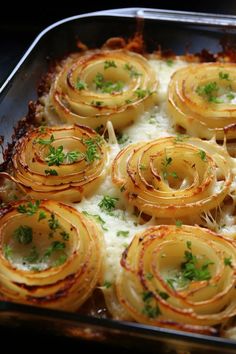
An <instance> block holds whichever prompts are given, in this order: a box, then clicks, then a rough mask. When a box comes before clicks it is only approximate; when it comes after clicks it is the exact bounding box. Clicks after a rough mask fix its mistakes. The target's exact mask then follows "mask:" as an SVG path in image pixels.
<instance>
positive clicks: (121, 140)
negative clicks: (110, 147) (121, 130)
mask: <svg viewBox="0 0 236 354" xmlns="http://www.w3.org/2000/svg"><path fill="white" fill-rule="evenodd" d="M128 140H129V135H127V134H118V135H117V141H118V144H119V145H122V144H125V143H126V142H127V141H128Z"/></svg>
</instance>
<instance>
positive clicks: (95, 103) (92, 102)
mask: <svg viewBox="0 0 236 354" xmlns="http://www.w3.org/2000/svg"><path fill="white" fill-rule="evenodd" d="M103 103H104V102H103V101H91V105H92V106H96V107H101V106H102V105H103Z"/></svg>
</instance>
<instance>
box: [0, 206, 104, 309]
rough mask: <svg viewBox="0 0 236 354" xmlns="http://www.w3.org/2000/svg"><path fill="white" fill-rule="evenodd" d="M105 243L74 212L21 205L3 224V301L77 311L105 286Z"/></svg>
mask: <svg viewBox="0 0 236 354" xmlns="http://www.w3.org/2000/svg"><path fill="white" fill-rule="evenodd" d="M102 250H103V239H102V236H101V234H100V231H99V230H98V228H97V227H96V225H95V224H94V223H93V222H91V221H90V220H88V219H87V218H86V217H85V216H84V215H83V214H81V213H79V212H77V211H76V210H75V209H74V208H72V207H70V206H68V205H65V204H62V203H58V202H56V201H51V200H47V201H46V200H43V201H41V202H40V201H37V200H36V201H35V200H32V201H21V202H17V203H15V204H13V205H11V206H9V207H8V208H7V209H6V210H4V211H2V215H1V218H0V265H1V266H0V298H1V299H3V300H9V301H14V302H19V303H24V304H31V305H37V306H45V307H48V308H57V309H61V310H69V311H73V310H76V309H77V308H78V307H79V306H80V305H81V304H82V303H83V302H84V301H85V300H86V299H87V298H88V297H89V295H91V293H92V291H93V289H94V288H95V286H96V285H97V283H98V282H99V281H100V277H101V270H102Z"/></svg>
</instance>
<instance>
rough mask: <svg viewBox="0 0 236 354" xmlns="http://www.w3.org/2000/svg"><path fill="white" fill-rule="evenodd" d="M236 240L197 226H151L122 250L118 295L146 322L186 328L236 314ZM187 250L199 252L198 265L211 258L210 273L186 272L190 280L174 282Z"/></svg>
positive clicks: (129, 309)
mask: <svg viewBox="0 0 236 354" xmlns="http://www.w3.org/2000/svg"><path fill="white" fill-rule="evenodd" d="M235 246H236V245H235V242H234V241H232V240H230V239H227V238H224V237H223V236H219V235H217V234H215V233H213V232H211V231H209V230H207V229H203V228H200V227H198V226H182V227H176V226H170V225H168V226H166V225H161V226H154V227H149V228H148V229H146V230H145V231H143V232H141V233H139V234H137V235H136V236H135V237H134V239H133V241H132V243H131V244H130V246H129V247H128V248H127V249H126V251H125V252H124V254H123V258H122V260H121V265H122V267H123V270H122V272H121V275H120V276H119V278H118V281H117V294H118V298H119V301H120V303H121V304H122V305H123V306H124V307H125V309H126V310H127V311H128V313H129V314H130V315H131V316H132V317H133V318H134V319H135V320H136V321H138V322H141V323H146V324H151V325H157V326H165V327H172V326H173V322H174V323H175V324H176V323H177V324H178V323H179V329H185V330H186V329H187V330H188V326H211V325H216V324H219V323H222V322H223V321H224V320H226V319H228V318H230V317H232V316H234V315H235V314H236V293H235V291H236V290H235V282H236V248H235ZM186 252H187V253H188V255H189V254H191V255H192V256H194V257H196V263H195V267H196V268H198V269H203V268H204V264H207V263H208V265H207V266H205V269H207V271H208V272H209V273H208V275H209V276H208V277H206V278H205V279H204V276H203V275H202V278H199V279H202V280H199V279H198V278H197V279H196V278H193V279H192V278H191V277H190V278H186V277H185V284H184V283H182V285H181V283H179V285H178V286H176V284H175V283H174V286H173V282H171V281H173V278H174V274H180V272H181V269H182V268H183V264H184V262H186V259H188V258H186ZM185 274H186V273H185ZM175 277H176V275H175ZM176 279H180V278H176ZM186 279H187V281H186ZM176 327H178V325H176ZM189 330H190V329H189ZM196 330H197V331H199V330H200V328H196Z"/></svg>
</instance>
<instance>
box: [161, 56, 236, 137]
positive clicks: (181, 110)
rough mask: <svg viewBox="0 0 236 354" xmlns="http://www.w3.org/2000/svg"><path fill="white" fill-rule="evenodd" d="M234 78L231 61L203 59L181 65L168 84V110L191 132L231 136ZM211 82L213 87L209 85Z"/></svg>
mask: <svg viewBox="0 0 236 354" xmlns="http://www.w3.org/2000/svg"><path fill="white" fill-rule="evenodd" d="M235 82H236V65H235V64H232V63H207V64H206V63H204V64H194V65H190V66H188V67H185V68H182V69H180V70H178V71H176V72H175V73H174V75H173V76H172V79H171V81H170V84H169V91H168V109H169V114H170V115H171V116H172V118H173V120H174V122H175V123H176V124H177V125H179V126H181V127H183V128H185V129H186V131H187V133H188V134H191V135H193V136H198V137H200V138H207V139H208V138H211V137H212V136H216V138H217V139H223V138H224V136H225V134H226V136H227V138H228V139H235V138H236V125H235V120H236V84H235ZM212 84H213V85H215V87H216V89H215V90H214V89H213V90H211V88H210V87H209V85H212ZM207 85H208V87H207ZM204 88H205V90H204ZM209 88H210V91H209ZM228 95H232V97H231V98H230V96H228ZM227 97H229V98H227ZM233 97H234V98H233Z"/></svg>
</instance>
